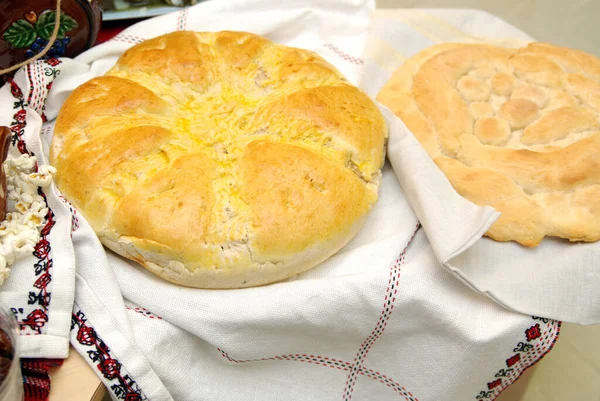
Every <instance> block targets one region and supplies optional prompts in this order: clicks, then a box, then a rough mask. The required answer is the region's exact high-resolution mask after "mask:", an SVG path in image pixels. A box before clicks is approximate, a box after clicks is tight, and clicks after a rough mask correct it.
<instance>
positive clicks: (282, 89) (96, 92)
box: [50, 32, 387, 288]
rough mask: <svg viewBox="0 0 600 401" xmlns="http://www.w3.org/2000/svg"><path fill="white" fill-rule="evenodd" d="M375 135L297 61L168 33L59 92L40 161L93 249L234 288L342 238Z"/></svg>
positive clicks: (376, 171)
mask: <svg viewBox="0 0 600 401" xmlns="http://www.w3.org/2000/svg"><path fill="white" fill-rule="evenodd" d="M386 137H387V128H386V125H385V122H384V120H383V118H382V116H381V114H380V113H379V110H378V109H377V108H376V106H375V104H374V102H373V101H371V99H369V97H368V96H367V95H365V94H364V93H363V92H361V91H360V90H359V89H357V88H356V87H354V86H352V85H351V84H349V83H348V82H347V81H346V79H345V78H344V77H343V76H342V75H341V74H340V73H339V72H338V71H337V70H336V69H335V68H334V67H332V66H331V65H330V64H328V63H327V62H326V61H325V60H323V59H322V58H321V57H319V56H318V55H316V54H314V53H312V52H309V51H306V50H300V49H295V48H290V47H286V46H281V45H278V44H275V43H272V42H271V41H269V40H267V39H265V38H263V37H260V36H257V35H253V34H249V33H242V32H216V33H196V32H175V33H171V34H167V35H163V36H160V37H157V38H154V39H150V40H147V41H145V42H143V43H141V44H138V45H136V46H133V47H132V48H130V49H129V50H127V51H126V52H125V53H123V55H122V56H121V57H120V58H119V60H118V62H117V63H116V65H115V66H114V67H113V68H112V69H111V70H110V71H108V73H107V74H105V75H104V76H101V77H98V78H94V79H92V80H90V81H88V82H87V83H85V84H83V85H81V86H80V87H78V88H77V89H76V90H74V91H73V93H72V94H71V95H70V96H69V97H68V99H67V100H66V102H65V103H64V105H63V107H62V109H61V111H60V114H59V116H58V118H57V121H56V126H55V129H54V137H53V140H52V145H51V156H50V159H51V163H52V164H53V165H54V166H55V167H56V169H57V174H56V184H57V186H58V188H59V189H60V190H61V192H62V193H63V194H64V195H65V196H66V197H67V198H68V199H69V200H70V201H71V202H72V203H73V205H74V206H75V207H76V208H77V209H78V210H79V211H80V212H81V213H82V214H83V215H84V217H85V218H86V219H87V221H89V223H90V224H91V226H92V227H93V228H94V230H95V232H96V233H97V235H98V237H99V238H100V240H101V241H102V243H103V244H104V245H105V246H107V247H108V248H110V249H112V250H113V251H115V252H117V253H118V254H120V255H122V256H124V257H126V258H129V259H131V260H134V261H137V262H139V263H140V264H142V265H143V266H144V267H145V268H146V269H148V270H149V271H151V272H153V273H155V274H157V275H158V276H160V277H162V278H164V279H166V280H169V281H171V282H174V283H177V284H181V285H185V286H191V287H199V288H239V287H249V286H255V285H261V284H266V283H271V282H275V281H279V280H282V279H285V278H288V277H291V276H294V275H296V274H298V273H300V272H303V271H306V270H308V269H310V268H312V267H314V266H315V265H317V264H318V263H320V262H322V261H323V260H325V259H327V258H328V257H330V256H331V255H332V254H334V253H335V252H337V251H338V250H339V249H340V248H341V247H343V246H344V245H345V244H346V243H348V242H349V241H350V239H351V238H352V237H354V236H355V234H356V233H357V232H358V231H359V229H360V228H361V226H362V225H363V222H364V220H365V218H366V216H367V214H368V212H369V210H370V209H371V208H372V207H373V205H374V204H375V202H376V201H377V195H378V186H379V181H380V175H381V167H382V165H383V162H384V157H385V139H386Z"/></svg>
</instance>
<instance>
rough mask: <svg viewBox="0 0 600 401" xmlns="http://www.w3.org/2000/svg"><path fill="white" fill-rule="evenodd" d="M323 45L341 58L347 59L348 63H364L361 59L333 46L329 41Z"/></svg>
mask: <svg viewBox="0 0 600 401" xmlns="http://www.w3.org/2000/svg"><path fill="white" fill-rule="evenodd" d="M324 46H325V47H326V48H328V49H329V50H331V51H333V52H334V53H335V54H337V55H338V56H340V57H341V58H343V59H344V60H346V61H348V62H349V63H352V64H356V65H363V64H364V63H365V62H364V60H363V59H361V58H358V57H354V56H351V55H349V54H348V53H345V52H343V51H342V50H340V49H339V48H338V47H336V46H334V45H333V44H331V43H326V44H325V45H324Z"/></svg>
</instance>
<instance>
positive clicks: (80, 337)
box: [71, 310, 148, 401]
mask: <svg viewBox="0 0 600 401" xmlns="http://www.w3.org/2000/svg"><path fill="white" fill-rule="evenodd" d="M73 330H77V335H76V339H77V342H78V343H79V344H81V345H83V346H85V347H89V350H88V351H87V355H88V357H89V358H90V360H91V361H92V362H93V363H94V364H95V365H96V369H98V370H99V371H100V372H101V373H102V376H104V378H106V379H107V380H108V381H111V382H112V381H115V383H114V384H112V385H110V387H109V384H110V383H109V384H107V387H108V388H110V390H112V392H113V394H114V396H115V398H117V399H119V400H126V401H143V400H148V398H147V397H146V396H145V395H144V393H143V392H142V390H141V389H140V387H139V385H138V384H137V383H136V382H135V380H133V379H132V378H131V376H129V375H128V374H125V373H123V372H122V371H121V368H122V365H121V362H119V361H118V359H116V358H115V357H114V356H113V355H112V354H111V351H110V349H109V348H108V346H107V345H106V344H105V343H104V341H102V339H101V338H99V337H98V335H97V334H96V331H95V330H94V328H93V327H91V326H90V325H88V324H87V319H86V317H85V314H84V313H83V312H82V311H81V310H80V311H78V312H77V313H73V314H72V317H71V331H73Z"/></svg>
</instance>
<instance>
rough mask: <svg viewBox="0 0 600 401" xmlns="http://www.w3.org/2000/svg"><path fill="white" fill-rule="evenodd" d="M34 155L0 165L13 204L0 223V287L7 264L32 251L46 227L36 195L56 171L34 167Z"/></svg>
mask: <svg viewBox="0 0 600 401" xmlns="http://www.w3.org/2000/svg"><path fill="white" fill-rule="evenodd" d="M36 166H37V158H36V157H35V156H29V155H21V156H19V157H16V158H13V157H10V156H8V157H7V159H6V161H5V162H4V171H5V173H6V190H7V192H8V195H7V199H8V200H11V201H14V202H15V203H14V207H13V209H14V210H9V211H7V213H6V217H5V219H4V221H3V222H1V223H0V285H1V284H2V283H3V282H4V280H6V279H7V278H8V276H9V274H10V265H11V264H13V263H14V261H15V260H16V259H17V258H19V257H21V256H24V255H27V254H30V253H32V252H33V250H34V249H35V246H36V244H37V243H38V241H39V240H40V237H41V229H42V227H44V225H45V224H46V215H47V214H48V207H47V206H46V203H45V202H44V198H43V197H42V196H41V195H40V194H39V193H38V190H39V188H40V187H42V188H45V187H48V186H49V185H50V184H51V183H52V176H53V175H54V174H55V173H56V169H55V168H54V167H52V166H47V165H44V166H38V168H37V171H34V170H35V167H36Z"/></svg>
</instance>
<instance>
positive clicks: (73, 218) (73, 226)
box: [59, 195, 79, 237]
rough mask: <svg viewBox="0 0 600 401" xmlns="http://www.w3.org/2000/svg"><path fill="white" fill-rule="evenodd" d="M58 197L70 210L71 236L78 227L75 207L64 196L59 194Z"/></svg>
mask: <svg viewBox="0 0 600 401" xmlns="http://www.w3.org/2000/svg"><path fill="white" fill-rule="evenodd" d="M59 198H60V200H61V201H62V202H63V203H64V204H65V205H67V207H68V208H69V212H71V237H73V233H74V232H75V231H77V229H78V228H79V218H78V217H77V209H75V208H74V207H73V205H71V202H69V201H68V200H67V199H66V198H65V197H64V196H62V195H60V196H59Z"/></svg>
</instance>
